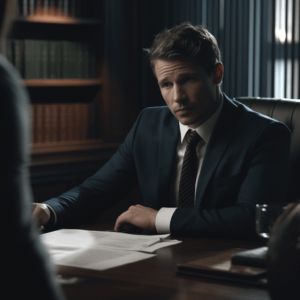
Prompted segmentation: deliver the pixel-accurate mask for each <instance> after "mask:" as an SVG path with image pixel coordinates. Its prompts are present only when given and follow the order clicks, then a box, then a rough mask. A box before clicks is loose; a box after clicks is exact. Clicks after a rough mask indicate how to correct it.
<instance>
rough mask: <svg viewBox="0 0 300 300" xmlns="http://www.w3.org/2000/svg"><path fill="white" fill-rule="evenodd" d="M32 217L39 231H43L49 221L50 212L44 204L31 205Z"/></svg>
mask: <svg viewBox="0 0 300 300" xmlns="http://www.w3.org/2000/svg"><path fill="white" fill-rule="evenodd" d="M33 207H34V210H33V213H32V217H33V219H34V220H35V221H36V222H37V224H38V227H39V230H43V229H44V225H45V224H46V223H47V222H48V221H49V220H50V211H49V208H48V207H47V205H46V204H39V203H33Z"/></svg>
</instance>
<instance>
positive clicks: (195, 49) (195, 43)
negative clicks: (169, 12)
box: [145, 23, 221, 75]
mask: <svg viewBox="0 0 300 300" xmlns="http://www.w3.org/2000/svg"><path fill="white" fill-rule="evenodd" d="M145 51H146V52H147V53H148V55H149V59H150V66H151V68H152V70H153V72H154V71H155V70H154V63H155V60H157V59H162V60H186V59H190V60H193V61H195V62H198V63H199V65H200V66H203V67H204V68H205V70H206V72H207V73H208V75H211V74H212V72H213V69H214V66H215V64H216V63H217V62H221V54H220V50H219V47H218V43H217V40H216V38H215V37H214V36H213V35H212V34H211V33H210V32H209V31H208V30H207V29H206V28H205V27H204V26H202V25H197V26H193V25H191V24H190V23H183V24H181V25H178V26H175V27H173V28H171V29H165V30H163V31H162V32H160V33H159V34H158V35H157V36H156V37H155V39H154V41H153V44H152V46H151V47H150V49H145ZM154 74H155V72H154Z"/></svg>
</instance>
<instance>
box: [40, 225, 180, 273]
mask: <svg viewBox="0 0 300 300" xmlns="http://www.w3.org/2000/svg"><path fill="white" fill-rule="evenodd" d="M168 236H169V235H168V234H165V235H153V236H145V235H134V234H127V233H118V232H107V231H89V230H72V229H71V230H69V229H61V230H57V231H53V232H50V233H45V234H43V235H41V239H42V242H43V243H44V245H45V246H46V248H47V249H48V251H49V253H50V255H51V256H52V258H53V261H54V263H55V264H57V265H63V266H72V267H80V268H87V269H95V270H105V269H108V268H113V267H116V266H120V265H124V264H128V263H132V262H136V261H139V260H143V259H146V258H150V257H153V256H154V254H146V253H145V252H148V253H151V252H153V251H155V250H157V249H159V248H162V247H166V246H170V245H174V244H178V243H180V241H178V240H165V238H166V237H168ZM141 251H142V252H141Z"/></svg>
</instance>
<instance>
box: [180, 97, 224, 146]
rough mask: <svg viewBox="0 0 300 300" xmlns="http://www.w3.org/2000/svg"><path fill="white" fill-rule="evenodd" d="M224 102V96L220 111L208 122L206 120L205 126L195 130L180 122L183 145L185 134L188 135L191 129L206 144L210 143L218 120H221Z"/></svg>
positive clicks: (202, 125)
mask: <svg viewBox="0 0 300 300" xmlns="http://www.w3.org/2000/svg"><path fill="white" fill-rule="evenodd" d="M223 102H224V100H223V96H222V99H221V103H220V105H219V107H218V109H217V110H216V111H215V112H214V114H213V115H212V116H211V117H210V118H209V119H208V120H206V121H205V122H204V123H203V124H201V125H200V126H199V127H197V128H196V129H193V128H191V127H189V126H187V125H183V124H181V123H180V122H179V129H180V138H181V143H182V142H183V140H184V137H185V134H186V133H187V131H188V130H189V129H192V130H196V131H197V133H198V134H199V135H200V136H201V138H202V139H203V140H204V141H205V142H206V143H208V141H209V139H210V137H211V135H212V132H213V129H214V127H215V125H216V123H217V120H218V118H219V115H220V113H221V111H222V107H223Z"/></svg>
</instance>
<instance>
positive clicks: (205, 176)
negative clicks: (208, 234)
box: [196, 95, 238, 208]
mask: <svg viewBox="0 0 300 300" xmlns="http://www.w3.org/2000/svg"><path fill="white" fill-rule="evenodd" d="M237 110H238V108H237V107H236V105H235V104H234V103H233V102H232V101H231V100H230V99H229V98H227V96H226V95H224V104H223V108H222V111H221V114H220V116H219V119H218V121H217V123H216V125H215V128H214V130H213V133H212V136H211V138H210V140H209V142H208V145H207V148H206V151H205V155H204V159H203V163H202V167H201V172H200V176H199V179H198V184H197V191H196V207H197V208H199V207H200V204H201V200H202V197H203V194H204V191H205V189H206V187H207V185H208V183H209V181H210V179H211V177H212V174H213V173H214V171H215V169H216V168H217V166H218V164H219V161H220V160H221V158H222V157H223V155H224V153H225V152H226V150H227V148H228V146H229V144H230V141H231V139H232V137H233V135H234V133H235V126H236V118H237V116H238V113H237Z"/></svg>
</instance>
